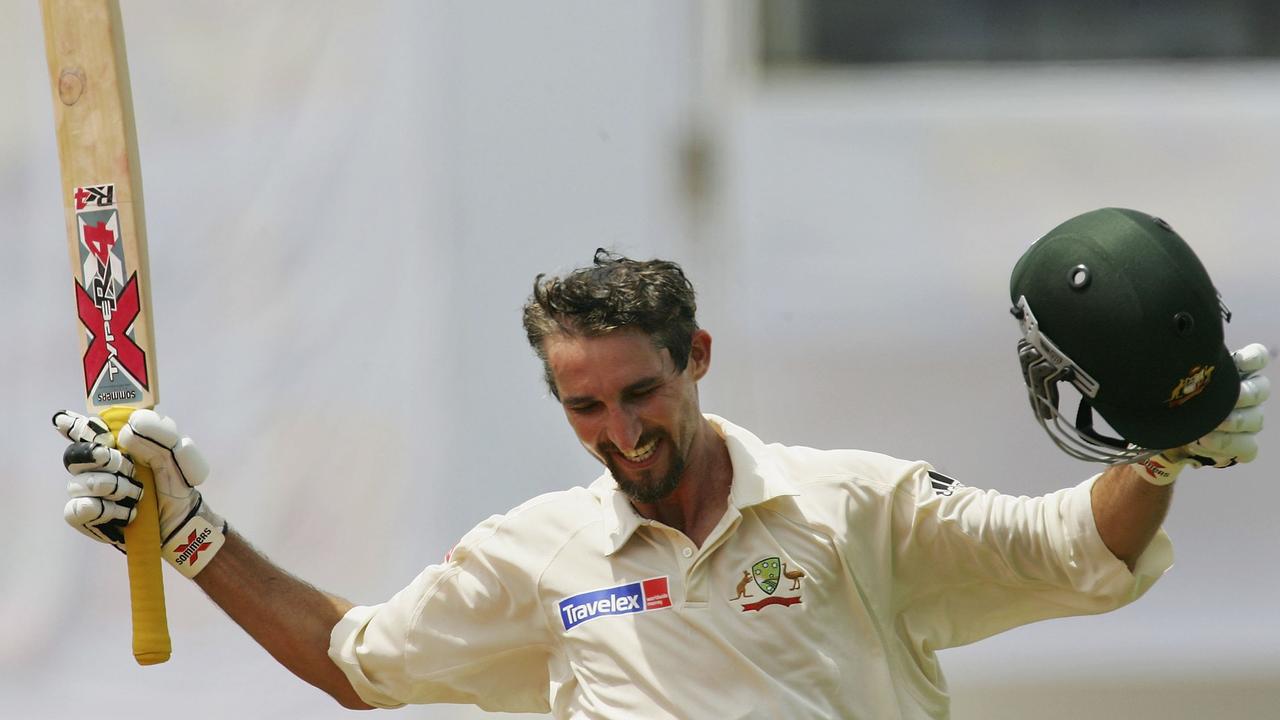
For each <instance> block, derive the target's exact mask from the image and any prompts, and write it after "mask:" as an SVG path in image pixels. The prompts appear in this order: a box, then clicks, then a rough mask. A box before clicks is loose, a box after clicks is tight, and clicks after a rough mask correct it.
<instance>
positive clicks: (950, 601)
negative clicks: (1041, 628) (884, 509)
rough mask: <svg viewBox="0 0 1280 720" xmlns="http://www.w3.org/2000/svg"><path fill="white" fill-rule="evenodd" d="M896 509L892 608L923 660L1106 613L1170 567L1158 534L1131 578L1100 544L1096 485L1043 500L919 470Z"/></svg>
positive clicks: (1165, 542)
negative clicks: (1037, 625)
mask: <svg viewBox="0 0 1280 720" xmlns="http://www.w3.org/2000/svg"><path fill="white" fill-rule="evenodd" d="M917 468H918V469H917V470H916V471H915V472H914V473H913V474H912V477H911V478H910V479H909V481H907V482H904V484H903V485H902V486H900V487H899V489H898V492H897V493H896V495H895V500H894V510H893V512H894V526H895V527H894V551H893V552H894V575H895V588H894V592H895V605H896V606H897V608H898V609H899V612H898V615H899V620H900V622H901V626H902V627H903V628H904V629H906V630H907V632H908V634H909V635H910V636H911V637H912V638H913V640H914V644H916V645H917V649H918V650H921V651H926V652H928V651H932V650H939V649H942V648H948V647H955V646H958V645H964V644H967V643H971V642H974V641H976V640H980V639H982V638H985V637H988V636H991V635H994V634H996V633H999V632H1002V631H1004V630H1007V629H1009V628H1013V627H1017V626H1019V625H1025V624H1027V623H1030V622H1034V621H1037V620H1044V619H1048V618H1055V617H1064V616H1068V615H1085V614H1093V613H1101V612H1107V611H1109V610H1113V609H1116V608H1118V607H1121V606H1123V605H1126V604H1128V603H1130V602H1132V601H1133V600H1136V599H1137V598H1138V597H1140V596H1142V594H1143V593H1145V592H1146V591H1147V589H1148V588H1150V587H1151V585H1152V584H1153V583H1154V582H1155V581H1156V580H1157V579H1159V578H1160V576H1161V575H1163V574H1164V572H1165V571H1166V570H1167V569H1168V568H1169V567H1170V566H1171V565H1172V563H1173V548H1172V544H1171V543H1170V541H1169V537H1168V536H1167V535H1166V534H1165V532H1164V530H1163V529H1162V530H1160V531H1158V532H1157V534H1156V536H1155V538H1154V539H1153V540H1152V541H1151V544H1150V545H1148V546H1147V549H1146V550H1145V551H1144V552H1143V554H1142V556H1141V557H1140V558H1139V559H1138V561H1137V562H1136V563H1135V567H1134V570H1133V572H1130V571H1129V568H1128V567H1127V566H1126V565H1125V564H1124V563H1123V562H1121V561H1120V560H1119V559H1118V558H1116V557H1115V555H1114V554H1112V552H1111V551H1110V550H1109V549H1107V547H1106V545H1105V544H1104V543H1103V542H1102V537H1101V536H1100V535H1099V534H1098V528H1097V526H1096V525H1095V524H1094V519H1093V504H1092V499H1091V490H1092V488H1093V483H1094V481H1095V480H1097V477H1098V476H1094V477H1092V478H1089V479H1088V480H1086V481H1085V482H1083V483H1081V484H1080V485H1077V486H1076V487H1072V488H1068V489H1065V490H1060V491H1058V492H1055V493H1051V494H1049V495H1045V496H1043V497H1036V498H1029V497H1013V496H1010V495H1002V494H1000V493H998V492H995V491H983V490H979V489H977V488H971V487H965V486H963V485H959V484H958V483H953V482H939V481H938V478H939V477H941V476H938V475H936V474H933V475H930V469H929V468H928V466H927V465H920V466H917Z"/></svg>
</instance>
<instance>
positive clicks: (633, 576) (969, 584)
mask: <svg viewBox="0 0 1280 720" xmlns="http://www.w3.org/2000/svg"><path fill="white" fill-rule="evenodd" d="M707 418H708V419H709V420H710V421H711V422H712V423H713V424H714V425H715V426H716V427H717V428H719V430H720V432H721V434H722V435H723V436H724V438H725V440H726V441H727V443H728V446H729V454H730V458H731V460H732V462H733V487H732V491H731V497H730V504H729V509H728V511H727V512H726V513H725V516H724V518H723V519H722V520H721V521H720V524H719V525H718V526H717V527H716V529H715V530H714V531H713V532H712V534H711V536H710V537H709V538H708V539H707V541H706V543H704V545H703V547H702V548H697V547H694V546H693V544H692V543H691V542H689V540H688V539H687V538H686V537H685V536H684V535H683V534H682V533H679V532H676V531H675V530H672V529H670V528H668V527H665V526H663V525H661V524H659V523H655V522H650V521H647V520H644V519H643V518H641V517H639V516H638V515H637V514H636V513H635V511H634V510H633V509H632V507H631V505H630V504H629V503H628V501H627V499H626V498H625V497H624V496H623V495H621V494H620V493H619V492H618V491H617V489H616V487H615V485H614V482H613V479H612V478H611V477H610V476H609V475H608V474H606V475H604V476H602V477H601V478H600V479H598V480H597V481H596V482H595V483H593V484H592V485H591V487H590V488H586V489H583V488H573V489H571V490H566V491H564V492H556V493H550V494H548V495H543V496H541V497H538V498H535V499H533V500H531V501H529V502H527V503H525V504H524V505H521V506H520V507H518V508H516V509H514V510H512V511H511V512H510V513H508V514H506V515H500V516H494V517H492V518H489V519H488V520H486V521H485V522H483V523H481V524H480V525H479V526H477V527H476V528H475V529H473V530H472V531H471V532H469V533H467V535H466V536H465V537H464V538H463V539H462V540H461V542H460V543H459V544H458V546H457V548H456V549H455V550H454V551H453V553H452V555H451V557H450V558H449V560H448V561H447V562H445V563H444V564H442V565H433V566H431V567H428V568H427V569H426V570H424V571H423V572H422V574H421V575H419V576H418V577H417V578H416V579H415V580H414V581H413V582H412V583H411V584H410V585H409V586H408V587H407V588H405V589H404V590H402V591H400V592H399V593H397V594H396V595H395V597H393V598H391V599H390V600H389V601H387V602H386V603H383V604H381V605H376V606H373V607H356V608H352V610H351V611H350V612H348V613H347V615H346V616H345V617H344V618H343V619H342V620H341V621H340V622H339V623H338V624H337V625H336V626H335V627H334V629H333V633H332V638H331V645H330V649H329V655H330V657H331V658H333V660H334V662H336V663H337V664H338V665H339V666H340V667H341V668H342V669H343V671H344V672H346V674H347V677H348V678H349V679H350V680H351V683H352V685H354V686H355V689H356V690H357V691H358V692H359V693H360V696H361V697H363V698H364V700H365V701H366V702H368V703H370V704H373V705H378V706H384V707H394V706H397V705H400V704H404V703H428V702H449V703H474V704H476V705H479V706H480V707H482V708H487V709H491V710H506V711H525V712H540V711H541V712H546V711H551V712H552V713H553V714H554V715H555V716H556V717H559V718H716V719H721V718H768V719H769V720H776V719H777V718H867V719H874V720H882V719H884V718H903V719H906V718H912V719H914V718H943V717H946V716H947V713H948V697H947V690H946V684H945V681H944V680H943V677H942V672H941V670H940V669H939V667H938V663H937V659H936V657H935V655H934V653H935V651H937V650H940V649H943V648H948V647H953V646H956V645H963V644H965V643H969V642H973V641H975V640H979V639H981V638H984V637H987V636H989V635H992V634H994V633H998V632H1000V631H1002V630H1006V629H1008V628H1012V627H1015V626H1018V625H1022V624H1025V623H1029V622H1032V621H1035V620H1041V619H1045V618H1053V617H1060V616H1065V615H1079V614H1084V613H1098V612H1104V611H1107V610H1111V609H1113V608H1117V607H1120V606H1121V605H1124V604H1125V603H1128V602H1130V601H1132V600H1134V599H1135V598H1137V597H1138V596H1140V595H1141V594H1142V593H1143V592H1145V591H1146V589H1147V588H1148V587H1149V586H1150V585H1151V583H1153V582H1154V581H1155V580H1156V579H1157V578H1158V577H1159V576H1160V575H1161V574H1162V573H1163V572H1164V571H1165V569H1167V568H1168V567H1169V565H1170V563H1171V560H1172V550H1171V547H1170V544H1169V539H1168V538H1167V537H1166V536H1165V535H1164V533H1163V532H1161V533H1160V534H1159V535H1158V536H1157V537H1156V539H1155V540H1154V541H1153V542H1152V544H1151V546H1150V547H1149V548H1148V549H1147V551H1146V553H1145V554H1144V555H1143V556H1142V558H1141V559H1140V560H1139V561H1138V563H1137V570H1136V572H1135V573H1133V574H1130V572H1129V570H1128V569H1127V568H1126V567H1125V566H1124V564H1123V563H1121V562H1120V561H1119V560H1117V559H1116V558H1115V557H1114V556H1113V555H1112V554H1111V553H1110V552H1109V551H1108V550H1107V549H1106V547H1105V546H1104V545H1103V544H1102V541H1101V539H1100V538H1099V537H1098V532H1097V529H1096V528H1095V526H1094V522H1093V514H1092V510H1091V508H1090V500H1089V489H1090V487H1091V486H1092V483H1093V481H1092V479H1091V480H1088V481H1086V482H1084V483H1082V484H1081V485H1079V486H1077V487H1074V488H1070V489H1067V490H1062V491H1059V492H1056V493H1053V494H1051V495H1047V496H1045V497H1041V498H1025V497H1011V496H1007V495H1000V494H998V493H996V492H994V491H982V490H978V489H976V488H971V487H965V486H962V485H959V484H958V483H955V482H954V481H952V480H950V479H949V478H946V477H945V476H942V475H939V474H937V473H934V472H933V471H932V470H931V468H930V467H929V466H928V465H927V464H925V463H921V462H906V461H902V460H895V459H893V458H890V457H886V456H884V455H878V454H875V453H869V452H860V451H853V450H838V451H819V450H813V449H810V448H804V447H784V446H781V445H766V444H764V443H762V442H761V441H760V440H759V439H757V438H756V437H755V436H754V435H752V434H751V433H749V432H747V431H746V430H743V429H742V428H739V427H736V426H734V425H732V424H730V423H729V422H727V421H725V420H723V419H721V418H718V417H715V416H711V415H709V416H707Z"/></svg>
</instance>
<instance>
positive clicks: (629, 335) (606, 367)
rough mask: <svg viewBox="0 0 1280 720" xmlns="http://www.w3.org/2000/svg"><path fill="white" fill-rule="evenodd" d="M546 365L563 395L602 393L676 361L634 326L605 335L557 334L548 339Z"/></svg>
mask: <svg viewBox="0 0 1280 720" xmlns="http://www.w3.org/2000/svg"><path fill="white" fill-rule="evenodd" d="M544 342H545V343H546V350H547V367H549V368H550V369H551V376H552V378H553V379H554V380H555V383H556V388H557V389H558V390H559V392H560V396H561V397H562V398H564V397H575V396H592V397H602V396H606V395H609V394H612V393H616V392H618V391H619V390H621V389H622V388H625V387H627V386H628V385H631V384H632V383H635V382H637V381H639V380H643V379H645V378H649V377H661V376H663V375H665V374H667V373H669V372H670V370H671V369H672V368H673V367H674V365H675V363H674V362H672V360H671V353H670V351H668V350H667V349H666V348H662V349H658V348H656V347H654V344H653V338H652V337H650V336H649V335H648V334H646V333H644V332H642V331H640V330H633V329H624V330H615V331H613V332H610V333H606V334H604V335H596V336H576V335H563V334H557V335H552V336H550V337H548V338H547V339H546V340H545V341H544Z"/></svg>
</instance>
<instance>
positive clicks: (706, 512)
mask: <svg viewBox="0 0 1280 720" xmlns="http://www.w3.org/2000/svg"><path fill="white" fill-rule="evenodd" d="M732 484H733V464H732V463H731V462H730V461H729V446H728V445H727V444H726V443H725V441H724V438H722V437H720V434H719V433H718V432H716V430H715V428H713V427H712V426H711V423H710V422H709V421H707V420H705V419H704V420H703V421H702V423H701V425H699V427H698V432H697V434H696V435H695V436H694V439H693V445H692V447H691V448H690V450H689V458H688V462H687V464H686V465H685V468H684V473H683V474H681V476H680V485H679V487H677V488H676V491H675V492H673V493H671V495H670V496H668V497H666V498H663V499H662V500H659V501H657V502H653V503H641V502H636V501H634V500H633V501H632V503H631V504H632V506H633V507H635V509H636V512H637V513H639V514H640V516H641V517H644V518H648V519H650V520H657V521H658V522H660V523H662V524H664V525H667V526H669V527H672V528H675V529H676V530H679V531H681V532H683V533H684V534H685V535H687V536H688V537H689V539H690V540H692V541H693V543H694V544H695V545H697V546H699V547H701V546H702V542H703V541H704V540H706V538H707V536H708V535H709V534H711V531H712V529H714V528H715V526H716V523H718V522H719V521H720V518H721V516H723V515H724V511H725V508H727V507H728V505H729V488H730V486H731V485H732Z"/></svg>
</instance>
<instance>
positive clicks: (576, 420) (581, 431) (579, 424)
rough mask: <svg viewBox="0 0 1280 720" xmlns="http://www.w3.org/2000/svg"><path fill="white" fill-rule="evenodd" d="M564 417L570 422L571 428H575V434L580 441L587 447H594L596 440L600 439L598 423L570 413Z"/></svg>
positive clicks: (566, 413)
mask: <svg viewBox="0 0 1280 720" xmlns="http://www.w3.org/2000/svg"><path fill="white" fill-rule="evenodd" d="M564 416H565V419H566V420H568V421H569V427H571V428H573V434H574V435H577V436H578V441H579V442H581V443H582V444H583V445H586V446H587V447H594V446H595V441H596V438H597V437H599V428H598V426H597V423H596V422H594V421H593V420H591V419H590V418H583V417H579V416H576V415H574V414H572V413H570V412H568V411H566V412H565V415H564Z"/></svg>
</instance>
